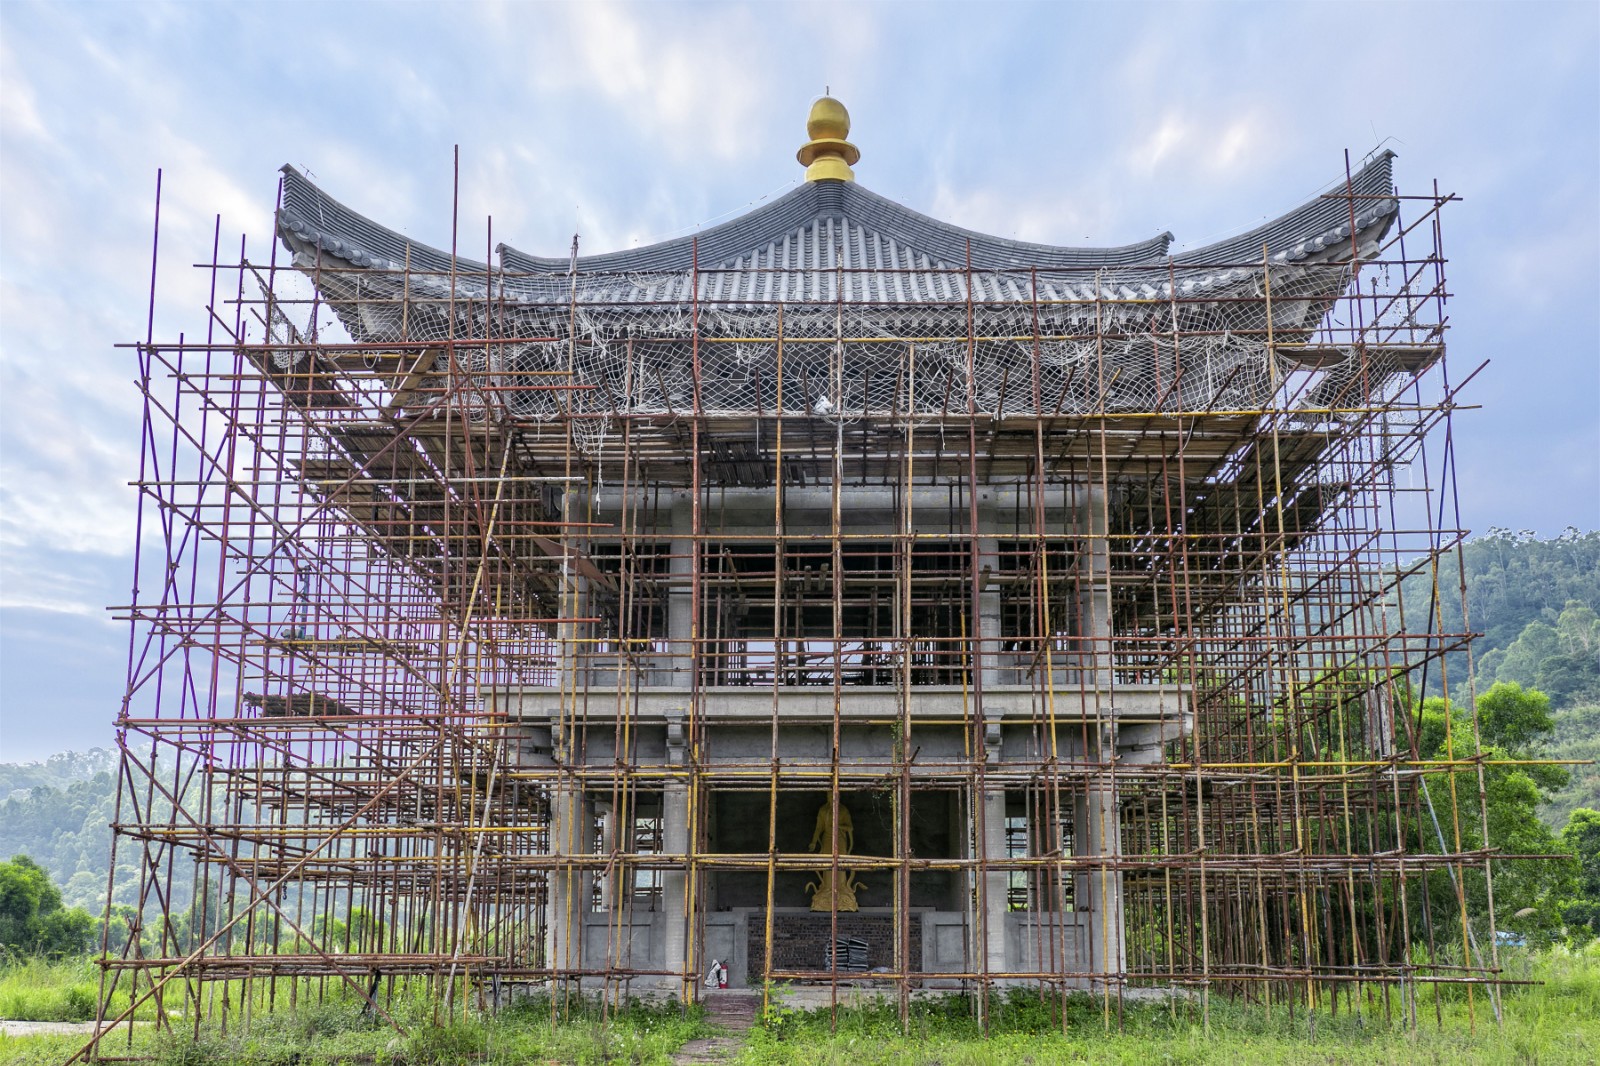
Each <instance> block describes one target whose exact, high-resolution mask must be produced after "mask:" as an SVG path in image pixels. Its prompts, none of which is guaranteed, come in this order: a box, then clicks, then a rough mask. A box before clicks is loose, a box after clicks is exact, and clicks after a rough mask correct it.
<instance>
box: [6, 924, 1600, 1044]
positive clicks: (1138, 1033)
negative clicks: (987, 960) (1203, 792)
mask: <svg viewBox="0 0 1600 1066" xmlns="http://www.w3.org/2000/svg"><path fill="white" fill-rule="evenodd" d="M1508 969H1509V970H1510V971H1511V975H1512V976H1517V977H1524V976H1525V977H1529V978H1532V979H1534V980H1538V981H1540V982H1542V983H1541V984H1539V985H1536V986H1530V987H1522V988H1508V989H1507V990H1506V992H1505V993H1504V999H1503V1006H1504V1015H1505V1021H1504V1023H1503V1024H1501V1025H1497V1024H1496V1023H1495V1021H1494V1017H1493V1013H1492V1011H1491V1009H1490V1006H1489V1003H1488V1001H1487V998H1486V997H1485V996H1484V994H1483V992H1482V990H1479V991H1478V993H1477V994H1476V996H1475V997H1474V1008H1475V1009H1474V1017H1472V1018H1471V1019H1470V1020H1469V1013H1468V1006H1467V1002H1466V996H1465V995H1464V994H1462V993H1461V992H1460V991H1455V992H1454V994H1451V995H1446V996H1444V997H1443V998H1442V999H1441V1000H1440V1001H1439V1002H1438V1003H1435V1001H1434V999H1433V996H1432V993H1431V992H1427V991H1425V992H1424V993H1423V994H1422V996H1421V998H1420V1000H1419V1011H1418V1021H1419V1025H1418V1026H1417V1027H1416V1028H1415V1029H1409V1028H1408V1027H1406V1026H1405V1025H1404V1024H1403V1021H1402V1020H1401V1019H1399V1018H1392V1019H1387V1020H1386V1019H1385V1018H1384V1015H1383V1012H1382V1010H1381V1009H1374V1008H1373V1006H1371V1005H1369V1006H1365V1007H1364V1009H1363V1010H1362V1011H1361V1012H1360V1013H1359V1014H1356V1013H1352V1012H1350V1011H1349V1009H1348V1005H1347V1004H1341V1007H1340V1011H1339V1013H1338V1014H1337V1015H1333V1016H1330V1015H1329V1014H1328V1013H1326V1012H1319V1013H1318V1015H1317V1016H1316V1019H1315V1025H1314V1026H1313V1025H1312V1024H1311V1022H1310V1020H1309V1019H1308V1017H1307V1015H1306V1014H1305V1012H1304V1011H1296V1012H1293V1013H1291V1012H1289V1011H1287V1010H1284V1009H1282V1008H1279V1009H1276V1010H1273V1011H1270V1012H1269V1011H1267V1010H1265V1009H1264V1008H1261V1007H1258V1006H1241V1005H1236V1004H1230V1003H1227V1002H1223V1001H1220V1000H1213V1002H1212V1004H1211V1008H1210V1025H1209V1029H1208V1028H1207V1027H1206V1026H1205V1025H1204V1024H1203V1022H1202V1018H1201V1016H1200V1012H1199V1009H1198V1006H1197V1005H1196V1004H1193V1003H1172V1004H1142V1005H1138V1006H1134V1005H1132V1004H1129V1005H1126V1006H1125V1008H1124V1010H1123V1014H1122V1024H1121V1028H1120V1030H1119V1029H1117V1028H1115V1027H1113V1028H1112V1029H1111V1030H1110V1031H1107V1029H1106V1028H1105V1024H1104V1017H1103V1014H1102V1004H1101V1003H1100V1001H1098V1000H1094V999H1091V998H1089V997H1084V998H1081V999H1077V1000H1074V1001H1073V1002H1071V1003H1070V1004H1069V1006H1068V1010H1067V1014H1066V1017H1065V1019H1063V1018H1062V1015H1061V1013H1060V1011H1059V1008H1058V1007H1057V1005H1055V1004H1053V1003H1047V1002H1041V1001H1040V1000H1039V999H1038V998H1037V997H1032V996H1020V995H1019V996H1013V997H1010V998H1007V999H1003V1000H1001V1001H999V1002H998V1003H997V1004H996V1005H995V1007H994V1012H993V1016H992V1022H991V1028H990V1033H989V1035H987V1036H985V1035H983V1034H982V1033H981V1032H980V1030H979V1028H978V1025H977V1022H976V1021H975V1020H974V1019H973V1018H972V1016H971V1012H970V1009H969V1007H968V1005H967V1003H966V1001H964V1000H960V999H953V1000H948V1001H923V1002H919V1003H918V1004H917V1005H916V1008H915V1010H914V1013H913V1017H912V1020H911V1027H910V1028H911V1031H910V1033H906V1032H903V1031H902V1029H901V1024H900V1021H899V1017H898V1014H897V1013H896V1012H895V1010H894V1008H893V1007H892V1006H883V1007H879V1008H860V1009H855V1010H848V1011H840V1012H839V1014H838V1017H837V1021H834V1020H833V1019H830V1017H829V1014H828V1012H827V1011H814V1012H799V1011H792V1010H786V1009H784V1008H782V1007H781V1006H779V1007H778V1008H777V1009H775V1010H773V1011H771V1012H770V1013H769V1015H768V1017H767V1018H766V1019H765V1024H764V1025H763V1026H761V1027H758V1028H757V1029H755V1030H753V1031H752V1032H751V1034H750V1038H749V1041H748V1043H747V1044H746V1045H745V1047H744V1048H743V1049H742V1051H741V1052H740V1053H739V1055H738V1057H737V1059H735V1060H733V1062H734V1063H735V1064H736V1066H790V1064H793V1066H800V1064H819V1066H889V1064H896V1066H898V1064H901V1063H906V1064H910V1066H980V1064H983V1066H988V1064H995V1066H1046V1064H1054V1063H1080V1062H1081V1063H1116V1064H1127V1066H1166V1064H1187V1063H1197V1064H1199V1063H1216V1064H1226V1066H1245V1064H1253V1063H1268V1064H1282V1066H1290V1064H1293V1066H1300V1064H1305V1066H1312V1064H1317V1066H1328V1064H1335V1063H1392V1064H1421V1063H1437V1064H1445V1063H1449V1064H1455V1063H1487V1064H1496V1063H1508V1064H1509V1063H1519V1064H1520V1063H1537V1064H1552V1066H1556V1064H1568V1063H1572V1064H1577V1063H1595V1062H1600V949H1596V948H1591V949H1590V950H1589V951H1586V952H1582V953H1576V954H1575V953H1571V952H1567V951H1561V950H1557V951H1552V952H1547V953H1544V954H1542V955H1539V956H1537V957H1533V958H1527V959H1516V960H1513V961H1512V962H1511V963H1510V964H1509V966H1508ZM85 983H88V984H89V987H90V989H91V991H92V988H93V983H92V971H91V970H90V969H89V968H87V967H86V966H85V964H72V965H68V964H55V965H48V966H47V965H44V964H38V963H34V964H29V965H28V966H26V967H12V968H9V969H7V970H5V971H4V972H3V973H0V1013H3V1014H5V1015H6V1016H8V1017H16V1016H17V1012H18V1011H19V1010H20V1011H24V1012H28V1013H31V1014H33V1015H35V1016H40V1015H44V1014H48V1013H49V1011H50V1009H51V1007H52V1005H54V1006H58V1007H60V1008H61V1009H62V1010H63V1011H64V1012H66V1013H67V1014H69V1015H70V1014H72V1013H74V1012H76V1013H79V1014H81V1012H82V1007H81V992H77V991H74V990H75V989H80V988H81V987H82V986H83V985H84V984H85ZM779 999H780V1000H781V996H780V997H779ZM92 1002H93V1001H92V996H91V999H90V1008H89V1010H90V1013H91V1014H92ZM395 1009H396V1013H397V1017H398V1018H399V1020H400V1021H401V1022H402V1024H403V1025H404V1026H405V1028H406V1029H407V1035H405V1036H400V1035H398V1034H397V1033H396V1032H395V1030H394V1029H392V1028H390V1027H389V1026H387V1025H384V1024H381V1023H380V1022H376V1021H374V1020H373V1019H371V1018H369V1017H365V1016H363V1015H362V1013H361V1012H360V1010H359V1009H358V1007H357V1006H356V1005H355V1004H354V1003H352V1002H349V1001H346V1000H344V999H342V998H335V999H331V1000H328V1001H326V1002H323V1003H320V1004H319V1003H316V1002H314V1001H313V1000H311V999H309V998H308V999H306V1000H304V1001H302V1002H301V1003H300V1004H299V1005H298V1006H297V1007H296V1008H295V1009H293V1010H289V1009H283V1010H279V1011H277V1012H275V1013H272V1014H269V1015H264V1016H260V1017H258V1018H257V1019H256V1021H255V1023H254V1024H253V1025H252V1026H251V1027H250V1029H249V1031H248V1033H242V1032H239V1031H232V1032H229V1033H226V1034H223V1033H220V1032H218V1031H216V1030H214V1029H203V1030H202V1033H201V1037H200V1039H199V1040H198V1041H196V1040H193V1039H192V1038H188V1037H184V1038H177V1037H174V1036H171V1035H168V1034H157V1033H156V1032H155V1031H154V1027H152V1026H148V1025H147V1026H145V1027H144V1028H143V1029H141V1030H140V1031H138V1032H137V1033H136V1035H135V1037H134V1040H133V1044H132V1046H131V1048H130V1046H129V1044H128V1040H127V1037H126V1036H122V1037H118V1038H116V1039H115V1043H114V1045H111V1046H108V1047H107V1048H106V1051H107V1053H108V1054H115V1055H126V1054H128V1053H129V1052H130V1051H131V1052H132V1053H133V1054H148V1055H152V1056H153V1057H154V1058H155V1060H156V1061H157V1062H159V1063H164V1064H166V1066H221V1064H225V1063H239V1064H242V1066H290V1064H294V1066H333V1064H338V1063H375V1064H393V1066H402V1064H404V1066H423V1064H446V1063H469V1062H472V1063H477V1062H489V1063H497V1064H506V1066H509V1064H512V1063H517V1064H522V1063H533V1064H537V1066H547V1064H550V1063H563V1064H566V1063H572V1064H584V1066H588V1064H595V1066H599V1064H602V1063H628V1064H637V1066H646V1064H657V1063H662V1064H664V1063H669V1062H671V1061H672V1054H673V1052H674V1051H675V1050H676V1049H677V1048H679V1047H680V1046H682V1045H683V1044H684V1043H685V1042H686V1041H688V1040H690V1039H692V1038H694V1037H696V1036H699V1035H704V1034H705V1033H706V1032H707V1031H708V1027H707V1026H706V1024H705V1023H704V1022H703V1021H702V1020H701V1017H700V1014H699V1013H698V1012H691V1013H689V1014H688V1015H685V1014H684V1013H682V1012H680V1011H678V1010H676V1009H671V1008H646V1007H634V1008H632V1009H630V1010H627V1011H624V1012H621V1013H611V1014H610V1015H609V1016H607V1017H605V1018H602V1017H601V1016H600V1015H599V1014H598V1013H597V1012H593V1011H589V1012H583V1011H580V1012H576V1013H574V1014H573V1015H572V1016H571V1017H569V1018H568V1019H567V1020H565V1021H563V1022H561V1023H558V1024H557V1023H552V1021H551V1018H550V1012H549V1009H548V1006H547V1005H544V1004H538V1003H530V1004H527V1005H525V1006H522V1007H520V1008H518V1009H514V1010H510V1011H505V1012H502V1013H501V1014H499V1015H497V1016H495V1017H492V1018H473V1019H471V1020H468V1021H464V1022H458V1023H456V1024H454V1025H451V1026H447V1027H439V1026H435V1025H432V1024H431V1018H432V1017H433V1009H434V1008H433V1005H432V1004H431V1003H428V1002H426V1001H423V1000H414V1001H404V1000H402V1001H400V1002H398V1003H397V1004H396V1007H395ZM1440 1018H1442V1024H1441V1023H1440V1021H1439V1019H1440ZM1063 1021H1064V1023H1065V1024H1063ZM180 1027H181V1026H180ZM81 1044H82V1038H81V1037H27V1038H6V1037H0V1063H6V1064H12V1063H15V1064H17V1066H33V1064H40V1066H44V1064H54V1063H60V1062H61V1061H63V1060H64V1059H65V1058H66V1057H67V1056H68V1055H70V1054H71V1053H72V1052H73V1051H74V1050H76V1049H77V1047H79V1046H80V1045H81Z"/></svg>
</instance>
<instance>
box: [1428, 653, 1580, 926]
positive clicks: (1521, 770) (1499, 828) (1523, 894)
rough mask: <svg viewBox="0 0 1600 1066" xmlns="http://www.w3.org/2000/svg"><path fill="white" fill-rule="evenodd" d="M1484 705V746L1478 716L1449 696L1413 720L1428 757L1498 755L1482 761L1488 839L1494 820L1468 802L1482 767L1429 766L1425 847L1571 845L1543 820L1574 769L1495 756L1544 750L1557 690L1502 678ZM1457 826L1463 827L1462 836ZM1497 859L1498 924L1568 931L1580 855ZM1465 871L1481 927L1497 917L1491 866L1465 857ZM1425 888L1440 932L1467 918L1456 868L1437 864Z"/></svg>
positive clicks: (1508, 849)
mask: <svg viewBox="0 0 1600 1066" xmlns="http://www.w3.org/2000/svg"><path fill="white" fill-rule="evenodd" d="M1477 711H1478V713H1477V727H1478V728H1477V734H1478V737H1479V740H1480V743H1481V747H1480V748H1477V749H1475V748H1474V744H1473V733H1474V730H1473V720H1472V718H1471V716H1469V715H1468V714H1467V713H1465V711H1464V710H1463V709H1462V708H1459V707H1455V706H1453V705H1451V704H1450V703H1449V702H1448V701H1446V700H1443V699H1439V698H1437V697H1435V698H1431V699H1427V700H1424V701H1423V703H1422V705H1421V706H1420V707H1419V708H1418V709H1417V713H1416V715H1415V718H1414V719H1413V725H1414V727H1415V731H1416V738H1417V739H1416V745H1417V746H1416V751H1417V756H1418V758H1420V759H1424V760H1436V759H1445V758H1453V759H1456V760H1461V759H1468V758H1471V757H1472V756H1473V755H1475V754H1477V753H1478V751H1479V750H1481V752H1482V753H1483V755H1484V756H1485V757H1486V759H1487V760H1488V761H1489V762H1490V764H1489V765H1485V766H1484V767H1483V768H1482V773H1483V795H1484V809H1485V812H1486V814H1487V818H1486V822H1487V830H1488V840H1487V845H1486V843H1485V841H1484V832H1483V831H1484V828H1485V827H1484V824H1483V822H1482V821H1480V819H1479V818H1478V817H1477V816H1476V815H1477V813H1478V812H1477V811H1476V809H1475V808H1476V803H1471V802H1469V803H1467V804H1462V803H1461V802H1460V797H1462V796H1475V795H1476V791H1477V775H1478V773H1479V771H1478V769H1477V768H1474V767H1462V768H1460V769H1455V770H1450V771H1446V772H1442V773H1429V774H1427V775H1426V779H1425V781H1424V783H1423V788H1424V789H1425V790H1426V796H1425V797H1423V804H1422V807H1421V810H1420V812H1419V814H1418V816H1417V818H1416V820H1415V823H1414V824H1413V826H1412V829H1411V832H1413V833H1414V834H1415V836H1414V837H1413V839H1414V841H1415V842H1416V846H1417V847H1419V848H1420V850H1422V851H1424V852H1435V853H1438V852H1451V851H1456V850H1461V851H1473V850H1477V849H1479V848H1482V847H1485V846H1489V847H1492V848H1494V849H1495V850H1496V851H1498V852H1500V853H1502V854H1506V855H1552V854H1558V853H1560V852H1562V851H1563V850H1565V849H1563V848H1562V846H1561V842H1560V841H1559V840H1558V839H1557V838H1556V835H1555V833H1554V832H1553V831H1552V830H1551V829H1550V827H1549V826H1547V825H1546V824H1545V823H1544V822H1543V821H1541V820H1540V818H1539V806H1540V804H1541V803H1543V802H1544V801H1545V800H1546V799H1547V798H1548V796H1549V793H1550V792H1551V791H1552V790H1554V789H1558V788H1560V787H1562V786H1563V785H1564V784H1566V782H1567V774H1566V771H1564V770H1562V769H1561V768H1560V767H1558V766H1549V765H1537V764H1535V765H1527V764H1524V765H1520V766H1518V765H1503V764H1502V765H1494V764H1493V763H1495V762H1501V761H1502V760H1520V759H1533V758H1537V757H1538V756H1539V755H1540V754H1541V748H1542V746H1543V745H1544V744H1545V742H1546V738H1547V737H1548V736H1549V734H1550V731H1551V729H1552V728H1553V721H1552V718H1551V715H1550V701H1549V699H1548V698H1546V696H1545V695H1544V694H1543V693H1542V692H1539V691H1537V690H1531V689H1523V688H1521V687H1520V686H1518V685H1514V684H1504V685H1496V686H1494V687H1493V688H1491V689H1490V690H1489V691H1488V692H1487V693H1485V694H1484V695H1483V696H1481V697H1480V698H1479V700H1478V703H1477ZM1452 778H1453V779H1454V781H1453V784H1454V796H1455V798H1456V804H1457V806H1456V809H1457V810H1459V811H1460V812H1461V814H1462V817H1459V818H1453V817H1451V816H1450V810H1451V803H1452V788H1451V786H1452ZM1430 801H1431V805H1430ZM1435 817H1437V819H1438V820H1437V823H1436V822H1435ZM1457 832H1459V833H1460V840H1459V846H1458V844H1457V841H1456V836H1455V835H1456V833H1457ZM1491 869H1492V872H1493V875H1494V899H1495V923H1496V926H1497V927H1498V928H1501V929H1507V930H1511V931H1514V932H1517V933H1521V934H1523V935H1524V936H1527V937H1528V938H1529V939H1530V940H1532V941H1534V942H1540V941H1543V942H1549V941H1550V940H1552V939H1555V938H1557V937H1558V936H1560V934H1561V931H1562V929H1563V926H1564V924H1565V917H1564V914H1563V905H1564V903H1565V901H1566V900H1567V899H1569V898H1570V897H1571V896H1572V894H1573V892H1574V890H1575V885H1576V878H1577V864H1576V863H1575V862H1574V861H1573V860H1572V859H1569V858H1560V859H1539V860H1531V861H1519V860H1514V859H1495V860H1493V861H1492V863H1491ZM1459 876H1460V877H1461V878H1462V885H1461V891H1462V892H1463V893H1464V894H1465V896H1466V903H1467V911H1468V916H1469V918H1470V919H1471V920H1472V921H1473V922H1474V924H1477V925H1478V927H1479V928H1480V930H1481V929H1482V928H1483V926H1482V924H1481V922H1482V920H1483V919H1485V918H1487V917H1488V909H1489V907H1488V886H1487V884H1486V883H1485V881H1484V877H1483V867H1482V866H1481V865H1477V866H1466V867H1463V868H1462V869H1461V870H1460V871H1459ZM1418 888H1419V891H1422V892H1425V897H1426V900H1427V903H1428V906H1427V907H1426V908H1425V912H1426V914H1427V919H1428V921H1430V922H1431V923H1432V925H1433V928H1434V932H1435V934H1441V933H1443V934H1446V935H1448V933H1450V932H1454V931H1455V929H1456V928H1458V926H1456V921H1457V919H1456V918H1455V917H1454V916H1455V915H1456V913H1457V911H1456V906H1457V904H1456V885H1455V883H1454V882H1453V881H1452V880H1451V875H1450V874H1449V873H1448V872H1446V871H1435V872H1432V873H1429V874H1427V875H1425V876H1424V877H1423V878H1421V879H1419V884H1418ZM1419 902H1420V901H1419ZM1480 935H1481V934H1480Z"/></svg>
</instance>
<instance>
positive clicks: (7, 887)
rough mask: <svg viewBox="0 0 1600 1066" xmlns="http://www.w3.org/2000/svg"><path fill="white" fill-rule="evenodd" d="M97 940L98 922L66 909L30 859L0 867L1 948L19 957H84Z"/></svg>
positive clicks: (17, 859) (16, 859)
mask: <svg viewBox="0 0 1600 1066" xmlns="http://www.w3.org/2000/svg"><path fill="white" fill-rule="evenodd" d="M93 937H94V919H93V918H91V917H89V915H88V914H87V913H86V912H85V911H83V910H80V909H79V908H77V907H71V908H67V907H62V906H61V892H60V890H59V889H57V888H56V886H55V885H53V884H51V883H50V875H49V874H48V873H46V872H45V870H44V868H43V867H41V866H40V865H39V864H38V863H36V862H34V861H33V860H32V859H30V858H28V857H27V856H26V855H18V856H17V857H16V858H14V859H12V860H11V861H10V862H7V863H5V864H3V865H0V946H3V947H4V948H5V950H7V951H8V952H10V953H12V954H16V955H44V956H47V957H52V958H59V957H61V956H64V955H80V954H83V953H84V952H86V951H87V950H88V949H89V944H90V941H91V940H92V938H93Z"/></svg>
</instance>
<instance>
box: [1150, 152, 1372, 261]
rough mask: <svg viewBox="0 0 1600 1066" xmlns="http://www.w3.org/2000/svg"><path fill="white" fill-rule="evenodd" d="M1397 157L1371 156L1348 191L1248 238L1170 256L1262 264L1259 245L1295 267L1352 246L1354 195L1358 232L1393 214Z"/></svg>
mask: <svg viewBox="0 0 1600 1066" xmlns="http://www.w3.org/2000/svg"><path fill="white" fill-rule="evenodd" d="M1393 192H1394V153H1393V152H1391V151H1388V150H1384V151H1381V152H1379V153H1378V154H1377V155H1375V156H1373V157H1372V159H1371V161H1369V162H1368V163H1367V164H1366V165H1365V166H1363V167H1362V168H1361V169H1360V170H1358V171H1356V172H1355V173H1354V174H1352V175H1351V176H1350V187H1349V189H1348V190H1346V188H1345V183H1344V182H1343V181H1340V182H1339V183H1338V184H1337V185H1335V186H1333V187H1332V188H1331V189H1330V191H1329V192H1328V193H1327V194H1326V195H1324V196H1319V197H1317V198H1316V199H1314V200H1310V201H1308V202H1306V203H1304V204H1301V205H1300V206H1299V207H1297V208H1295V209H1294V210H1293V211H1290V212H1289V213H1287V214H1285V215H1280V216H1279V217H1278V218H1275V219H1273V220H1272V221H1271V222H1268V223H1266V224H1264V225H1261V226H1257V227H1256V228H1255V229H1253V230H1250V231H1249V232H1248V233H1241V234H1239V235H1238V236H1237V237H1229V238H1227V239H1226V240H1221V241H1218V242H1216V243H1215V244H1208V245H1206V246H1205V247H1203V248H1196V249H1194V250H1192V251H1188V252H1180V253H1179V254H1177V255H1175V256H1173V257H1172V261H1173V262H1174V263H1177V264H1178V265H1179V266H1185V265H1191V264H1200V263H1205V264H1217V263H1259V262H1261V246H1262V245H1263V244H1264V245H1266V246H1267V248H1268V249H1269V250H1270V251H1271V253H1272V257H1273V259H1275V260H1277V261H1279V262H1294V261H1297V260H1300V259H1305V258H1307V257H1309V256H1312V255H1315V254H1316V253H1318V252H1320V251H1322V250H1324V249H1326V248H1334V247H1336V246H1337V245H1339V244H1341V243H1342V244H1343V245H1344V246H1345V247H1346V248H1348V247H1349V245H1350V203H1351V201H1350V197H1349V194H1350V193H1354V195H1355V197H1356V200H1355V216H1356V232H1357V233H1360V232H1361V231H1362V230H1365V229H1369V228H1371V227H1372V226H1373V225H1375V224H1377V223H1380V222H1385V221H1386V220H1387V219H1388V218H1389V217H1390V216H1392V215H1393V214H1394V213H1395V209H1396V207H1397V204H1396V202H1395V201H1394V200H1393V199H1392V198H1391V196H1392V194H1393Z"/></svg>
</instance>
